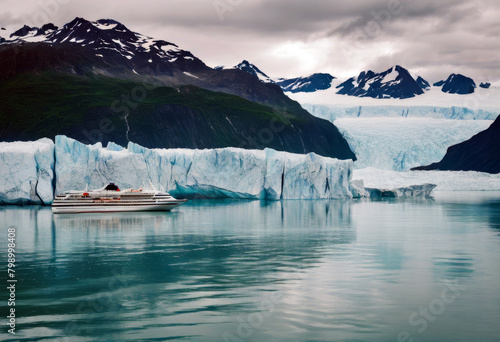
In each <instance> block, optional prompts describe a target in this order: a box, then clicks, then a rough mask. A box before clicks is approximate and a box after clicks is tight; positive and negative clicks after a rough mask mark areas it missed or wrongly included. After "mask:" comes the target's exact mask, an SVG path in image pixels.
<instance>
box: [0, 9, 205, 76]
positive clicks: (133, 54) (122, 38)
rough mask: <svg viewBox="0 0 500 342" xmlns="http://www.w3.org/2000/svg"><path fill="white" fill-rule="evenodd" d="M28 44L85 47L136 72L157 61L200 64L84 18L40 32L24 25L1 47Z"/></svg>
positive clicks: (166, 45)
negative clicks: (122, 63)
mask: <svg viewBox="0 0 500 342" xmlns="http://www.w3.org/2000/svg"><path fill="white" fill-rule="evenodd" d="M29 42H44V43H48V44H50V45H52V46H54V45H62V44H63V43H66V44H68V45H67V46H68V47H69V48H72V47H74V46H76V45H77V46H79V47H86V48H87V49H86V50H87V51H89V50H90V49H91V50H92V52H93V53H94V56H95V57H100V58H105V59H107V60H108V61H109V59H112V60H114V61H117V58H119V59H125V60H123V61H121V62H127V60H129V61H130V63H129V64H132V65H133V66H135V67H139V68H140V67H142V68H144V67H146V66H147V65H148V64H149V65H150V66H156V65H157V63H158V62H160V61H162V62H165V61H167V62H175V61H177V60H179V61H180V60H183V62H184V63H185V64H187V63H189V62H194V63H198V64H199V63H202V62H201V61H200V60H199V59H197V58H196V57H194V56H193V55H192V54H191V53H190V52H189V51H186V50H182V49H180V48H179V47H178V46H177V45H176V44H173V43H170V42H166V41H164V40H158V39H153V38H151V37H148V36H144V35H142V34H140V33H136V32H132V31H130V30H129V29H128V28H127V27H125V26H124V25H123V24H121V23H119V22H117V21H115V20H112V19H101V20H97V21H94V22H90V21H87V20H85V19H83V18H75V19H74V20H73V21H71V22H69V23H67V24H66V25H64V26H63V27H61V28H58V27H57V26H55V25H53V24H50V23H49V24H45V25H43V26H42V27H41V28H37V27H29V26H26V25H25V26H23V27H22V28H20V29H19V30H17V31H15V32H14V33H12V34H11V35H10V38H9V39H8V40H6V41H4V42H3V44H4V45H5V44H9V43H12V44H22V43H29ZM69 44H73V45H74V46H71V45H69ZM136 71H137V70H136Z"/></svg>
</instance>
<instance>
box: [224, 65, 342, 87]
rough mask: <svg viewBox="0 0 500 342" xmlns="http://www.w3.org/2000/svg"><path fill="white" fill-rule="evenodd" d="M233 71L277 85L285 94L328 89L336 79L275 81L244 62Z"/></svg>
mask: <svg viewBox="0 0 500 342" xmlns="http://www.w3.org/2000/svg"><path fill="white" fill-rule="evenodd" d="M215 69H217V70H221V69H225V68H224V67H223V66H218V67H215ZM231 69H239V70H242V71H245V72H247V73H249V74H251V75H254V76H255V77H257V78H258V79H259V80H260V81H262V82H264V83H276V84H277V85H279V86H280V87H281V89H283V91H284V92H291V93H300V92H305V93H310V92H315V91H317V90H324V89H328V88H330V87H331V85H332V81H333V80H334V79H335V77H333V76H332V75H330V74H325V73H316V74H312V75H310V76H305V77H295V78H289V79H287V78H278V79H273V78H271V77H269V76H268V75H267V74H266V73H264V72H263V71H262V70H261V69H259V68H258V67H257V66H255V65H254V64H252V63H250V62H248V61H247V60H243V62H241V63H240V64H238V65H236V66H234V67H232V68H231Z"/></svg>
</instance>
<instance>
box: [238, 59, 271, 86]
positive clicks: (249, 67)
mask: <svg viewBox="0 0 500 342" xmlns="http://www.w3.org/2000/svg"><path fill="white" fill-rule="evenodd" d="M231 69H239V70H242V71H245V72H248V73H249V74H252V75H254V76H255V77H257V78H258V79H259V80H261V81H262V82H264V83H274V80H273V79H272V78H271V77H269V76H267V75H266V74H265V73H264V72H262V71H261V70H260V69H259V68H257V67H256V66H255V65H253V64H252V63H250V62H249V61H247V60H244V61H242V62H241V63H240V64H238V65H236V66H234V67H233V68H231Z"/></svg>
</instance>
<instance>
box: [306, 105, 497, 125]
mask: <svg viewBox="0 0 500 342" xmlns="http://www.w3.org/2000/svg"><path fill="white" fill-rule="evenodd" d="M302 107H303V108H304V109H305V110H307V111H308V112H309V113H311V114H312V115H314V116H316V117H318V118H321V119H325V120H328V121H331V122H334V121H335V120H337V119H342V118H371V117H394V118H397V117H400V118H401V117H403V118H432V119H453V120H495V119H496V118H497V117H498V114H499V113H500V110H487V109H480V108H478V109H471V108H469V107H460V106H450V107H440V106H403V105H390V106H380V105H374V106H352V107H351V106H347V107H342V106H336V105H325V104H310V103H304V104H302Z"/></svg>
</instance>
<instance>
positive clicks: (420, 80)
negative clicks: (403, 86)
mask: <svg viewBox="0 0 500 342" xmlns="http://www.w3.org/2000/svg"><path fill="white" fill-rule="evenodd" d="M417 84H418V85H419V86H420V88H422V90H428V89H430V88H431V85H430V84H429V82H427V81H426V80H424V79H423V78H422V77H420V76H418V77H417Z"/></svg>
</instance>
